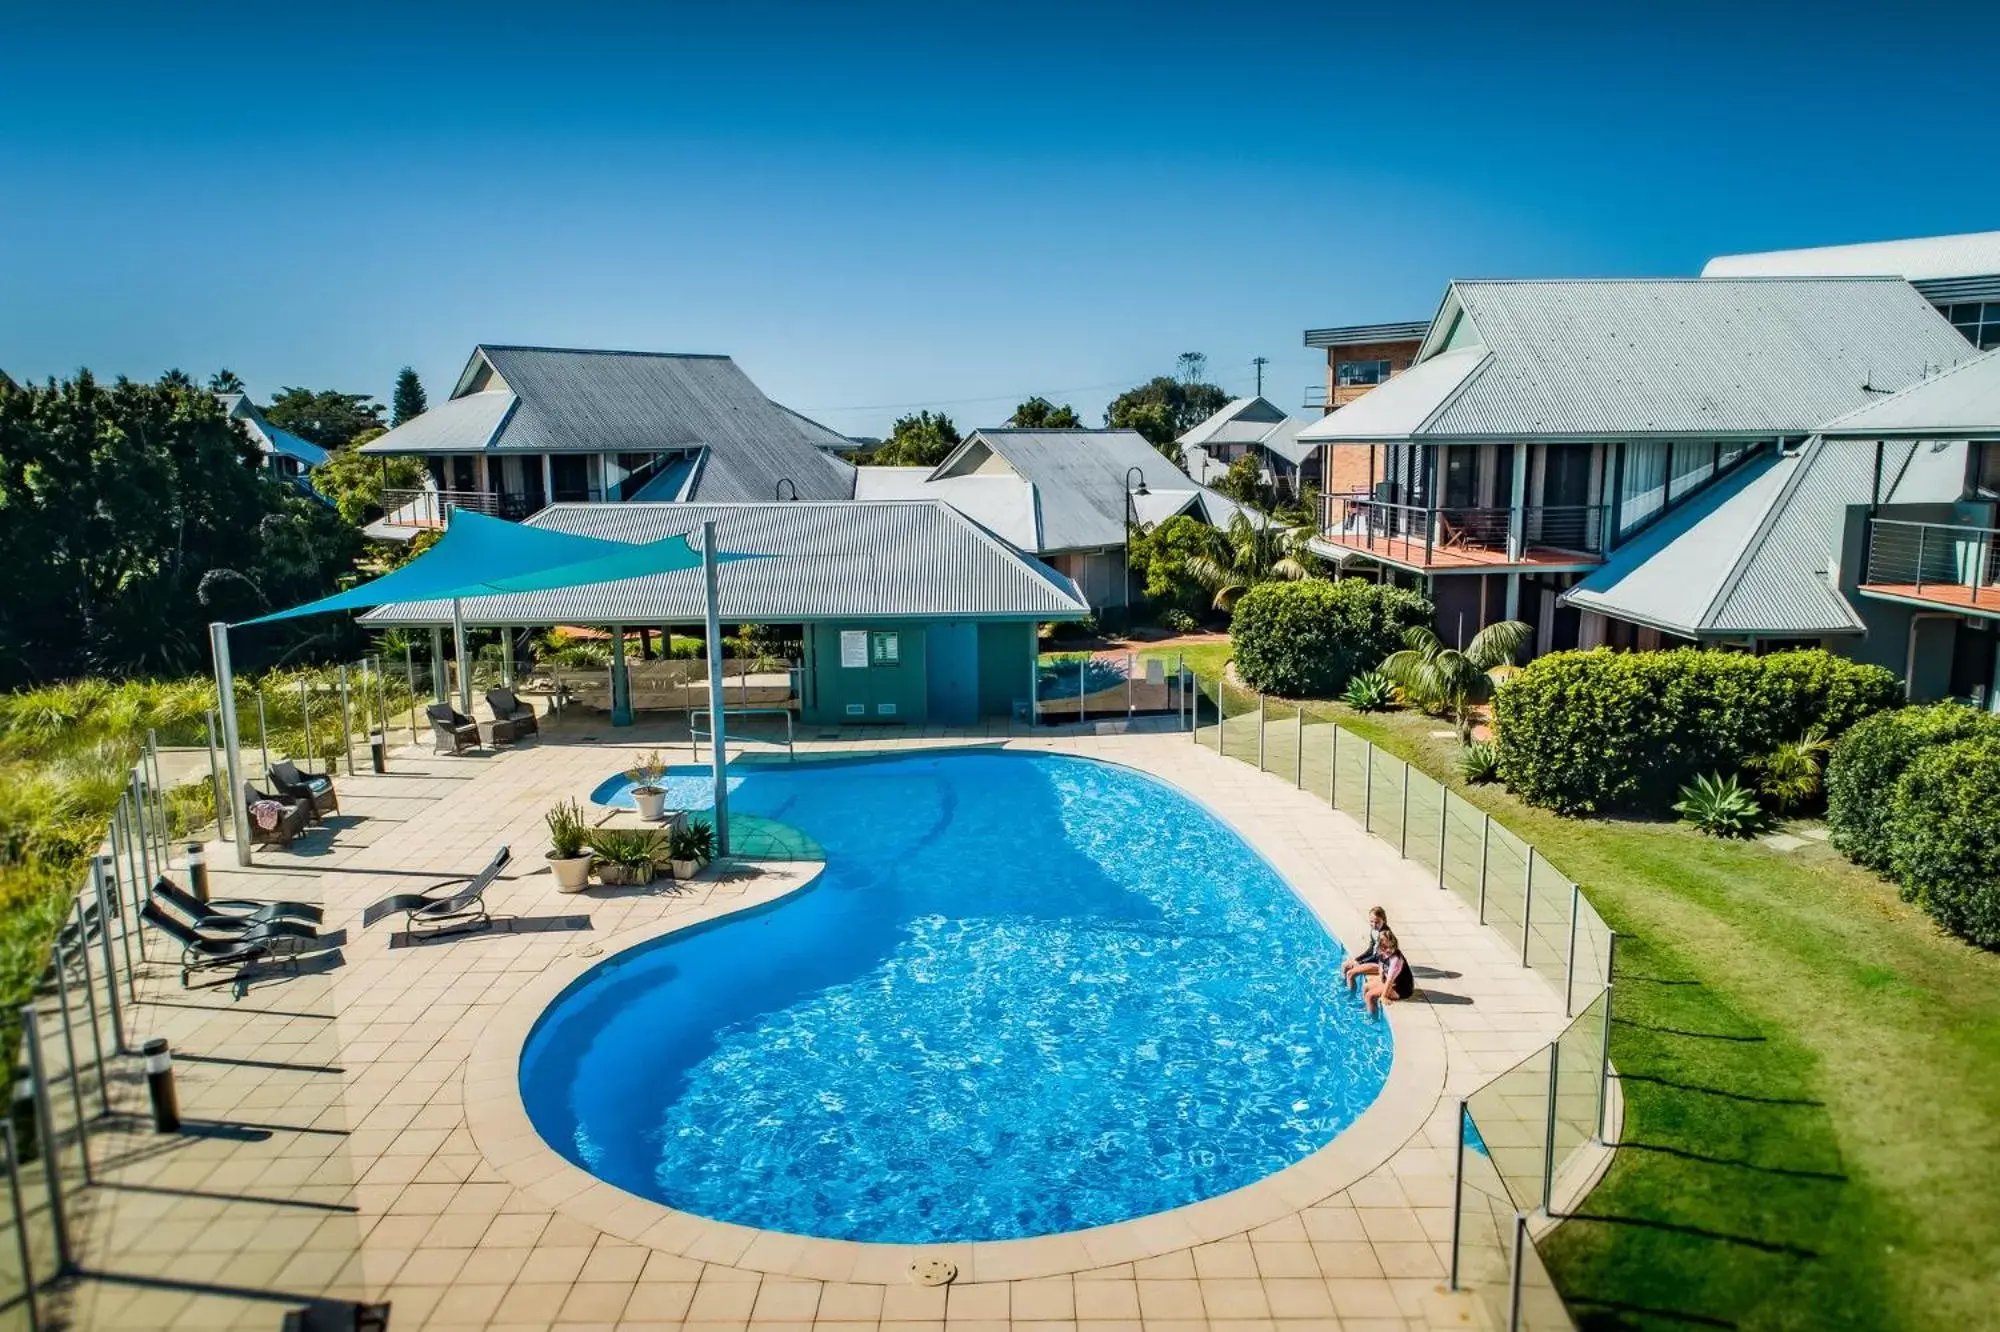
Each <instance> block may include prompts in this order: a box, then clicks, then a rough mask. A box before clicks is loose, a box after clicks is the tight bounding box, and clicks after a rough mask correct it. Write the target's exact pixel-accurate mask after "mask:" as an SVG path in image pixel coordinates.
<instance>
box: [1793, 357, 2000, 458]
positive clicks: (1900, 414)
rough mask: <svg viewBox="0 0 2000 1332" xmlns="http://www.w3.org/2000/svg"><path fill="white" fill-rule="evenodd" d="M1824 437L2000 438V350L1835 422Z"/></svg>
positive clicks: (1826, 428) (1824, 429) (1826, 427)
mask: <svg viewBox="0 0 2000 1332" xmlns="http://www.w3.org/2000/svg"><path fill="white" fill-rule="evenodd" d="M1819 433H1820V434H1822V435H1827V436H1845V437H1848V438H1861V439H1893V438H1897V437H1899V436H1900V437H1909V436H1915V437H1917V438H1919V439H1980V438H1996V437H2000V349H1995V350H1993V351H1990V352H1986V353H1985V354H1983V355H1980V356H1975V357H1973V358H1972V359H1971V360H1969V361H1963V362H1960V363H1959V364H1958V365H1955V366H1952V367H1950V368H1949V369H1947V370H1945V371H1943V372H1942V373H1941V374H1936V375H1932V376H1931V377H1930V378H1929V379H1925V380H1922V381H1920V382H1918V383H1915V384H1912V385H1910V387H1908V388H1906V389H1904V390H1903V391H1902V392H1900V393H1894V394H1891V395H1890V396H1889V397H1886V398H1878V399H1876V400H1875V401H1874V402H1871V403H1869V404H1868V405H1867V406H1866V407H1860V408H1857V409H1855V410H1854V411H1851V412H1849V413H1847V414H1846V415H1845V416H1838V417H1835V418H1834V419H1833V420H1831V421H1828V422H1827V423H1826V424H1825V425H1823V426H1821V427H1820V428H1819Z"/></svg>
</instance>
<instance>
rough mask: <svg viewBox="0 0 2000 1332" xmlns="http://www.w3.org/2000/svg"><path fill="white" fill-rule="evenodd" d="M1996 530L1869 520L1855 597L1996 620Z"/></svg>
mask: <svg viewBox="0 0 2000 1332" xmlns="http://www.w3.org/2000/svg"><path fill="white" fill-rule="evenodd" d="M1996 536H2000V530H1996V529H1994V528H1991V527H1959V526H1954V525H1946V524H1943V523H1912V522H1904V521H1902V520H1901V519H1895V518H1874V519H1870V520H1869V523H1868V562H1867V573H1866V576H1865V577H1864V578H1863V579H1862V581H1861V585H1860V589H1859V590H1860V591H1861V592H1863V593H1866V594H1867V595H1870V596H1876V597H1884V598H1887V599H1889V600H1891V601H1910V602H1921V603H1923V604H1925V605H1930V606H1938V607H1944V608H1948V609H1951V610H1962V611H1970V612H1972V613H1974V614H1979V615H1996V616H2000V587H1995V586H1994V584H1995V582H1996V575H2000V561H1997V560H1996V557H2000V543H1996V541H1995V539H1994V538H1995V537H1996Z"/></svg>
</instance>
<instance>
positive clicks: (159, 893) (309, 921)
mask: <svg viewBox="0 0 2000 1332" xmlns="http://www.w3.org/2000/svg"><path fill="white" fill-rule="evenodd" d="M153 896H154V898H156V899H157V900H159V901H162V902H165V903H166V904H167V905H168V906H170V907H172V908H173V909H174V910H176V911H178V912H180V913H181V915H183V916H185V917H187V923H188V924H190V925H192V926H194V928H195V929H198V930H208V931H210V932H212V933H218V934H219V933H222V932H223V931H226V930H247V929H252V928H254V927H256V926H258V925H271V924H275V923H277V922H279V921H285V922H289V923H293V924H298V925H317V924H319V923H320V921H321V919H322V918H323V916H324V913H323V912H322V911H321V910H320V909H319V908H318V907H316V906H311V905H309V904H307V903H305V902H253V901H250V900H249V899H247V898H241V897H220V898H216V899H214V900H212V901H208V902H204V901H202V900H201V899H200V898H198V897H196V896H195V895H194V894H193V893H190V892H188V891H187V890H186V889H184V888H182V887H181V886H180V885H179V884H177V883H175V882H174V881H173V880H172V879H167V878H162V879H160V880H159V882H157V883H155V884H154V885H153Z"/></svg>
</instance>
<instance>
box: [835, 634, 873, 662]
mask: <svg viewBox="0 0 2000 1332" xmlns="http://www.w3.org/2000/svg"><path fill="white" fill-rule="evenodd" d="M840 664H841V666H842V667H859V668H860V669H862V670H866V669H867V668H868V631H867V630H866V629H843V630H841V631H840Z"/></svg>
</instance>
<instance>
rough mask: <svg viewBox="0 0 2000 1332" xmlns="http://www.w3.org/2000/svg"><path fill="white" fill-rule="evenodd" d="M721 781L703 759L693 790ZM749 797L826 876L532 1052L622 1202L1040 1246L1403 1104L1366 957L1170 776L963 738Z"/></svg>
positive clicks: (535, 1072) (684, 777)
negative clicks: (1375, 1108) (1344, 960)
mask: <svg viewBox="0 0 2000 1332" xmlns="http://www.w3.org/2000/svg"><path fill="white" fill-rule="evenodd" d="M677 779H678V780H680V781H682V782H684V783H685V784H686V790H685V792H683V791H682V790H681V788H680V787H679V786H676V785H675V783H676V780H677ZM622 780H623V779H622V778H621V779H613V782H608V783H607V784H606V787H609V786H611V785H614V784H615V782H616V781H622ZM706 783H707V774H706V770H705V769H702V770H699V771H698V773H697V772H696V771H694V770H688V769H682V770H677V771H676V772H675V773H673V774H671V775H670V777H669V789H670V802H672V803H677V804H681V806H682V807H687V808H701V807H705V806H706V805H707V803H708V788H707V785H706ZM697 787H698V788H699V789H697ZM605 794H607V791H606V788H603V787H601V788H600V790H599V793H596V794H595V795H594V798H596V799H599V800H600V802H601V803H615V800H609V801H608V800H605V799H604V795H605ZM608 794H611V795H613V796H614V797H615V795H616V793H615V792H608ZM730 799H731V807H732V811H741V812H743V813H744V814H746V815H750V816H753V817H757V818H761V819H767V820H771V821H775V822H782V823H783V824H785V825H788V826H790V827H794V828H797V829H799V830H802V831H803V832H804V833H806V834H807V835H809V836H810V837H811V838H813V839H815V840H816V841H817V842H818V843H819V844H820V845H822V846H823V847H824V848H825V853H826V860H827V864H826V868H825V870H824V872H823V873H822V875H821V876H820V878H819V880H818V881H817V882H816V883H814V884H813V885H812V886H811V887H809V888H807V889H805V890H804V891H802V892H801V893H799V894H797V895H796V896H793V897H790V898H786V899H782V900H780V901H778V902H776V903H774V904H772V905H770V906H768V907H764V908H761V909H758V910H755V911H752V912H746V913H743V914H740V915H736V916H732V917H725V918H723V919H721V920H718V921H714V922H712V923H709V924H706V925H703V926H700V927H697V928H695V929H693V930H688V931H683V932H681V933H678V934H672V935H668V936H665V937H663V938H660V939H657V940H655V941H653V942H651V943H647V944H644V945H641V946H639V947H637V948H635V949H632V950H630V951H628V952H626V953H623V954H620V955H618V956H615V957H613V958H611V959H610V960H608V961H606V962H604V963H602V964H600V965H599V966H598V967H596V968H595V969H594V970H592V971H590V972H588V973H586V974H585V975H584V976H583V977H582V978H581V979H580V980H578V981H576V982H575V983H574V984H572V985H571V986H570V987H569V988H568V989H567V990H566V991H564V993H563V994H562V996H561V997H560V998H559V999H558V1000H557V1001H556V1003H555V1004H553V1005H552V1006H551V1007H550V1008H549V1009H548V1011H547V1012H546V1013H545V1014H544V1015H543V1017H542V1019H541V1020H540V1022H539V1023H538V1025H537V1026H536V1028H535V1030H534V1032H533V1033H532V1035H531V1036H530V1037H529V1039H528V1042H527V1045H526V1048H525V1050H524V1051H523V1054H522V1058H521V1065H520V1084H521V1091H522V1095H523V1099H524V1101H525V1104H526V1107H527V1110H528V1114H529V1117H530V1119H531V1121H532V1122H533V1124H534V1125H535V1127H536V1129H537V1131H538V1132H539V1133H540V1134H541V1136H542V1137H543V1138H544V1139H545V1140H546V1141H548V1142H549V1143H550V1144H551V1145H552V1146H553V1147H554V1148H555V1149H556V1150H558V1151H559V1152H561V1153H562V1154H563V1155H564V1156H566V1157H567V1158H569V1159H570V1160H571V1161H573V1162H576V1163H577V1164H579V1165H581V1166H582V1167H584V1168H585V1169H587V1170H589V1171H590V1172H591V1173H592V1174H594V1175H596V1176H598V1177H599V1178H601V1179H604V1180H606V1181H608V1182H610V1183H612V1184H614V1185H617V1186H618V1187H620V1188H622V1189H625V1190H627V1191H629V1192H631V1193H634V1194H637V1195H640V1196H642V1197H646V1198H650V1199H653V1200H655V1201H658V1202H661V1203H665V1204H667V1205H669V1206H672V1207H675V1208H679V1209H681V1210H684V1211H688V1212H692V1213H695V1214H697V1215H700V1216H704V1217H709V1218H713V1219H716V1220H722V1221H730V1222H735V1223H738V1224H741V1225H746V1226H752V1227H757V1228H760V1229H768V1230H778V1231H788V1232H793V1233H797V1234H803V1235H812V1236H818V1237H822V1238H830V1239H853V1240H871V1241H902V1242H935V1241H963V1240H998V1239H1015V1238H1024V1237H1028V1236H1034V1235H1043V1234H1050V1233H1055V1232H1060V1231H1067V1230H1074V1229H1079V1228H1083V1227H1087V1226H1095V1225H1103V1224H1108V1223H1111V1222H1116V1221H1122V1220H1128V1219H1131V1218H1133V1217H1137V1216H1142V1215H1146V1214H1149V1213H1152V1212H1157V1211H1161V1210H1164V1209H1166V1208H1170V1207H1175V1206H1180V1205H1183V1204H1186V1203H1191V1202H1195V1201H1198V1200H1200V1199H1203V1198H1208V1197H1213V1196H1215V1195H1217V1194H1219V1193H1223V1192H1227V1191H1229V1190H1231V1189H1235V1188H1238V1187H1241V1186H1243V1185H1246V1184H1249V1183H1252V1182H1254V1181H1256V1180H1257V1179H1260V1178H1263V1177H1264V1176H1266V1175H1268V1174H1270V1173H1272V1172H1274V1171H1276V1170H1279V1169H1282V1168H1283V1167H1285V1166H1287V1165H1290V1164H1292V1163H1293V1162H1296V1161H1298V1160H1300V1159H1301V1158H1303V1157H1304V1156H1306V1155H1308V1154H1310V1153H1312V1152H1313V1151H1315V1150H1317V1149H1318V1148H1319V1147H1321V1146H1324V1145H1325V1144H1326V1143H1327V1142H1328V1141H1330V1140H1331V1139H1332V1138H1333V1137H1335V1136H1336V1135H1337V1134H1338V1133H1339V1132H1340V1131H1341V1130H1342V1129H1343V1128H1345V1127H1346V1126H1347V1125H1349V1124H1351V1123H1352V1122H1353V1121H1354V1120H1355V1119H1356V1118H1357V1117H1358V1116H1359V1115H1360V1114H1361V1112H1362V1111H1363V1110H1365V1109H1366V1108H1367V1107H1368V1105H1369V1104H1370V1103H1371V1102H1372V1101H1373V1100H1374V1099H1375V1097H1376V1096H1377V1094H1378V1093H1379V1092H1380V1090H1381V1087H1382V1085H1383V1082H1384V1079H1385V1078H1386V1076H1387V1073H1388V1069H1389V1065H1390V1059H1391V1053H1392V1051H1391V1041H1390V1035H1389V1031H1388V1028H1387V1026H1386V1025H1385V1024H1383V1023H1381V1022H1377V1021H1370V1020H1368V1019H1367V1018H1366V1017H1365V1016H1364V1015H1363V1014H1362V1012H1361V1009H1360V1005H1359V1003H1358V1002H1356V1001H1354V1000H1352V999H1350V998H1349V997H1348V996H1347V995H1346V994H1345V993H1344V992H1343V991H1342V990H1341V989H1340V987H1339V983H1338V976H1339V967H1340V959H1341V949H1340V945H1339V944H1338V943H1337V942H1336V941H1335V940H1334V939H1333V938H1332V937H1331V936H1329V935H1328V933H1327V932H1326V931H1325V930H1324V929H1323V928H1322V927H1321V925H1320V924H1319V922H1318V920H1317V918H1316V917H1314V916H1313V914H1312V913H1311V912H1310V911H1309V910H1308V909H1307V908H1306V907H1305V906H1304V905H1303V904H1302V903H1301V902H1300V901H1299V900H1298V899H1297V898H1296V897H1295V896H1294V895H1293V894H1292V892H1291V891H1290V889H1289V888H1288V887H1287V886H1286V885H1285V883H1284V882H1283V880H1282V879H1280V878H1279V876H1278V875H1277V873H1276V872H1275V871H1274V870H1272V869H1271V867H1270V866H1269V865H1268V864H1267V863H1266V862H1265V861H1264V860H1263V859H1262V858H1261V857H1259V856H1258V855H1257V854H1256V852H1255V851H1254V850H1253V849H1252V848H1251V847H1250V846H1249V845H1248V844H1247V843H1246V842H1244V841H1243V839H1242V838H1241V837H1240V836H1238V835H1237V834H1236V833H1235V832H1234V831H1233V830H1232V829H1231V828H1229V827H1228V825H1227V824H1225V823H1224V822H1222V821H1221V820H1220V819H1218V818H1216V817H1215V816H1214V815H1213V814H1211V813H1210V812H1209V811H1208V810H1206V809H1205V808H1203V807H1202V806H1201V805H1199V804H1197V803H1195V802H1194V801H1192V800H1190V799H1188V798H1187V797H1186V796H1184V795H1183V794H1181V793H1180V792H1179V791H1177V790H1176V789H1175V788H1173V787H1171V786H1169V785H1167V784H1165V783H1163V782H1160V781H1158V780H1156V779H1154V778H1151V777H1148V776H1145V775H1143V774H1141V773H1138V772H1136V771H1133V770H1131V769H1127V768H1123V767H1119V766H1116V765H1113V764H1108V763H1103V762H1099V761H1095V760H1091V759H1083V758H1073V757H1065V756H1057V755H1048V754H1030V753H1021V752H1001V751H956V752H944V753H937V752H933V753H919V754H906V755H901V756H896V757H887V758H880V759H865V760H854V761H845V760H842V761H834V762H813V763H801V764H798V765H796V766H779V765H771V766H768V767H766V766H748V767H745V768H743V769H742V770H741V771H740V773H732V777H731V795H730ZM627 800H628V801H629V795H628V796H627Z"/></svg>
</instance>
